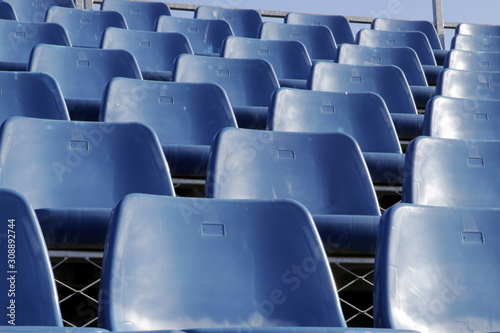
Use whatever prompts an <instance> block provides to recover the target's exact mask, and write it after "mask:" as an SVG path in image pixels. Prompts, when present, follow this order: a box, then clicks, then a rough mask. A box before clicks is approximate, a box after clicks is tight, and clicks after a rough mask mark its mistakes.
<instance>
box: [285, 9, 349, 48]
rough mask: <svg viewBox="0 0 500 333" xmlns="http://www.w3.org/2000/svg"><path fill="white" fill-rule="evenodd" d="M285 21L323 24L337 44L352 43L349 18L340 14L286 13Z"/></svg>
mask: <svg viewBox="0 0 500 333" xmlns="http://www.w3.org/2000/svg"><path fill="white" fill-rule="evenodd" d="M285 23H289V24H303V25H324V26H327V27H328V28H329V29H330V30H331V32H332V33H333V37H334V38H335V42H336V43H337V44H339V45H340V44H344V43H350V44H352V43H354V35H353V33H352V29H351V25H350V23H349V20H348V19H347V18H346V17H345V16H342V15H319V14H305V13H288V14H286V16H285Z"/></svg>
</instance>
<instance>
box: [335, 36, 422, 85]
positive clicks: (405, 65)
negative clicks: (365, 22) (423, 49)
mask: <svg viewBox="0 0 500 333" xmlns="http://www.w3.org/2000/svg"><path fill="white" fill-rule="evenodd" d="M337 62H338V63H339V64H347V65H394V66H397V67H399V68H400V69H401V70H402V71H403V73H404V74H405V77H406V80H407V81H408V84H410V85H414V86H427V80H426V79H425V73H424V70H423V68H422V64H421V63H420V60H419V58H418V55H417V54H416V53H415V51H414V50H413V49H412V48H409V47H406V46H402V47H382V46H363V45H356V44H347V45H341V46H340V47H339V51H338V59H337Z"/></svg>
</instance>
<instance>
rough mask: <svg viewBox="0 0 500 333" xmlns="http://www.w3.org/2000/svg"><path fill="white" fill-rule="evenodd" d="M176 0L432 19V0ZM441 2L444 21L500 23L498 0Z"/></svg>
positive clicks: (351, 14)
mask: <svg viewBox="0 0 500 333" xmlns="http://www.w3.org/2000/svg"><path fill="white" fill-rule="evenodd" d="M175 2H176V3H190V4H199V5H209V6H222V7H236V8H253V9H268V10H280V11H286V12H305V13H317V14H335V15H346V16H367V17H388V18H400V19H418V20H429V21H432V19H433V16H432V15H433V14H432V1H431V0H330V1H325V0H321V1H320V0H308V1H291V0H177V1H175ZM442 2H443V13H444V15H443V16H444V21H445V22H458V23H460V22H468V23H485V24H500V1H499V0H442ZM174 15H175V14H174ZM361 28H363V26H361V25H354V26H353V31H354V33H356V32H357V31H358V30H359V29H361ZM453 33H454V32H453V30H447V32H446V34H445V40H446V43H447V44H448V43H449V41H450V39H451V37H452V36H453Z"/></svg>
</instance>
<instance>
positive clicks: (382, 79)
mask: <svg viewBox="0 0 500 333" xmlns="http://www.w3.org/2000/svg"><path fill="white" fill-rule="evenodd" d="M308 85H309V87H310V88H311V90H319V91H334V92H373V93H376V94H378V95H380V97H382V99H383V100H384V101H385V103H386V104H387V108H388V110H389V112H390V113H391V118H392V120H393V122H394V126H395V127H396V131H397V133H398V136H399V138H400V139H412V138H415V137H417V136H419V135H421V133H422V124H423V120H424V116H423V115H419V114H418V113H417V107H416V105H415V101H414V100H413V95H412V93H411V91H410V86H409V85H408V81H407V80H406V77H405V75H404V73H403V71H402V70H401V69H399V68H398V67H396V66H393V65H390V66H385V65H384V66H369V65H344V64H337V63H326V62H323V63H316V64H314V65H313V68H312V71H311V77H310V79H309V83H308Z"/></svg>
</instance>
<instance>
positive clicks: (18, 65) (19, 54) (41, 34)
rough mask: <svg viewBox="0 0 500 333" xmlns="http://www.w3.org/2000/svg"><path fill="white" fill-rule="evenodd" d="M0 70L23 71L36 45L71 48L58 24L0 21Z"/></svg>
mask: <svg viewBox="0 0 500 333" xmlns="http://www.w3.org/2000/svg"><path fill="white" fill-rule="evenodd" d="M0 43H1V44H2V47H1V48H0V70H3V71H6V70H10V71H25V70H26V69H27V66H28V61H29V58H30V55H31V51H32V50H33V47H35V46H36V45H37V44H40V43H45V44H54V45H65V46H71V44H70V41H69V37H68V35H67V33H66V31H65V30H64V28H63V27H61V26H60V25H59V24H55V23H32V22H19V21H13V20H0Z"/></svg>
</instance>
